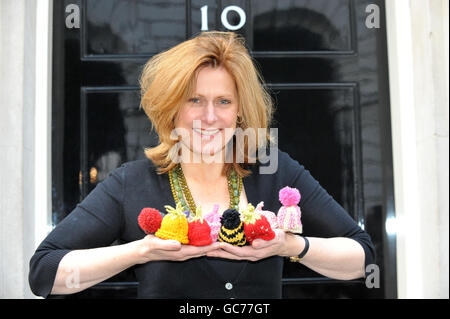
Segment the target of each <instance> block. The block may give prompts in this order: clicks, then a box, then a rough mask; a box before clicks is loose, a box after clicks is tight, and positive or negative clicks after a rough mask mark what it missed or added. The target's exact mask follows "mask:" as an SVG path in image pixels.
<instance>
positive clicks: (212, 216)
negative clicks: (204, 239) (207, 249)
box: [204, 204, 222, 242]
mask: <svg viewBox="0 0 450 319" xmlns="http://www.w3.org/2000/svg"><path fill="white" fill-rule="evenodd" d="M204 219H205V220H206V221H207V222H208V224H209V227H210V228H211V239H212V241H213V242H214V241H217V236H219V231H220V227H221V226H222V224H221V223H220V214H219V205H218V204H216V205H214V208H213V210H212V211H211V212H210V213H208V214H206V216H205V217H204Z"/></svg>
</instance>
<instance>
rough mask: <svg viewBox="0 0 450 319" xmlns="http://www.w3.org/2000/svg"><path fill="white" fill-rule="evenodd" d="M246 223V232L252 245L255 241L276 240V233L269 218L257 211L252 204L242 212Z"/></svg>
mask: <svg viewBox="0 0 450 319" xmlns="http://www.w3.org/2000/svg"><path fill="white" fill-rule="evenodd" d="M242 219H243V221H244V232H245V237H246V239H247V241H248V242H249V243H250V244H251V243H252V242H253V241H254V240H255V239H257V238H261V239H264V240H272V239H274V238H275V232H274V231H273V230H272V228H271V227H270V223H269V221H268V220H267V218H266V217H265V216H263V215H261V214H260V213H258V212H256V211H255V207H253V205H252V204H250V203H249V204H248V205H247V208H246V209H244V210H243V211H242Z"/></svg>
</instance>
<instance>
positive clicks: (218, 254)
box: [206, 249, 258, 261]
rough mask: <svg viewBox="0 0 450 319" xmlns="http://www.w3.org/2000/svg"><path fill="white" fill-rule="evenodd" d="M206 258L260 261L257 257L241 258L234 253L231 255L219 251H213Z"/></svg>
mask: <svg viewBox="0 0 450 319" xmlns="http://www.w3.org/2000/svg"><path fill="white" fill-rule="evenodd" d="M206 256H208V257H217V258H224V259H234V260H250V261H257V260H258V259H257V258H255V257H241V256H237V255H234V254H232V253H229V252H228V251H225V250H222V249H218V250H213V251H210V252H208V253H206Z"/></svg>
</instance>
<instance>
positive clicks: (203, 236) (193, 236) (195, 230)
mask: <svg viewBox="0 0 450 319" xmlns="http://www.w3.org/2000/svg"><path fill="white" fill-rule="evenodd" d="M188 237H189V245H193V246H207V245H211V243H212V240H211V228H210V227H209V225H208V222H207V221H206V220H205V219H204V218H203V217H202V211H201V208H200V207H197V210H196V212H195V217H192V219H191V220H190V221H189V231H188Z"/></svg>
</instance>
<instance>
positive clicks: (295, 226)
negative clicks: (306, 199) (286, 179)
mask: <svg viewBox="0 0 450 319" xmlns="http://www.w3.org/2000/svg"><path fill="white" fill-rule="evenodd" d="M300 197H301V196H300V192H299V190H298V189H296V188H290V187H289V186H286V187H284V188H282V189H281V190H280V193H279V199H280V202H281V204H283V206H281V208H280V209H279V210H278V214H277V219H278V227H279V228H281V229H283V230H285V231H288V232H291V233H297V234H301V233H302V232H303V226H302V222H301V216H302V212H301V211H300V207H299V206H298V203H299V202H300Z"/></svg>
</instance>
